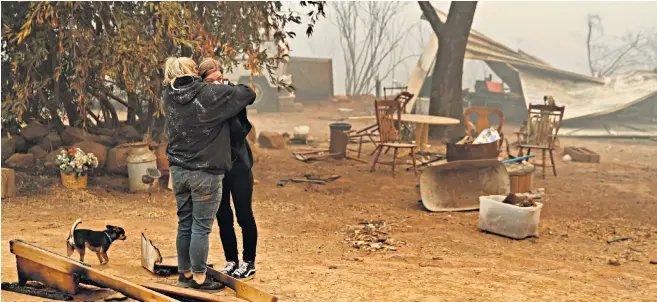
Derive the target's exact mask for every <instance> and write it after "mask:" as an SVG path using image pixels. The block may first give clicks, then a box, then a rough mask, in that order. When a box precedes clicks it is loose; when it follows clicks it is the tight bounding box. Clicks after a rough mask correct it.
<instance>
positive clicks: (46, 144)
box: [39, 132, 62, 152]
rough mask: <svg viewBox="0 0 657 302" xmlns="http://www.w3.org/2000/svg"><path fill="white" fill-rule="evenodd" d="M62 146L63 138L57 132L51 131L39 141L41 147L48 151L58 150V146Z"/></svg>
mask: <svg viewBox="0 0 657 302" xmlns="http://www.w3.org/2000/svg"><path fill="white" fill-rule="evenodd" d="M61 146H62V139H61V138H60V137H59V135H57V133H54V132H53V133H50V134H48V136H46V137H44V138H42V139H41V141H39V147H41V148H42V149H43V150H45V151H46V152H50V151H52V150H57V148H59V147H61Z"/></svg>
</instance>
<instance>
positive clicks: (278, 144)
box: [258, 131, 285, 149]
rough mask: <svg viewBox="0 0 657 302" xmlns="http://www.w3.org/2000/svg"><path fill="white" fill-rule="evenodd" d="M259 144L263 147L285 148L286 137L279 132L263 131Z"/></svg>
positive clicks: (259, 137)
mask: <svg viewBox="0 0 657 302" xmlns="http://www.w3.org/2000/svg"><path fill="white" fill-rule="evenodd" d="M258 144H259V145H260V147H262V148H269V149H285V138H283V136H282V135H281V134H280V133H278V132H272V131H261V132H260V136H258Z"/></svg>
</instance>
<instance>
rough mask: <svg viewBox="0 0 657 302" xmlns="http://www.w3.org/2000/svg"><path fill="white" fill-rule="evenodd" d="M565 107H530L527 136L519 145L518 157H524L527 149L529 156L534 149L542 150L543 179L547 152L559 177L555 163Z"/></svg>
mask: <svg viewBox="0 0 657 302" xmlns="http://www.w3.org/2000/svg"><path fill="white" fill-rule="evenodd" d="M565 109H566V107H565V106H561V107H559V106H555V105H533V104H530V105H529V109H528V113H527V132H526V133H527V134H528V135H525V136H524V137H523V138H524V141H522V142H520V144H519V145H518V151H519V152H518V156H523V152H522V151H523V150H524V149H527V155H529V154H530V153H531V151H532V149H538V150H541V151H542V153H543V159H542V164H541V165H540V166H542V167H543V178H545V168H546V166H547V163H546V158H545V155H546V152H548V153H550V162H551V163H552V172H553V173H554V176H557V167H556V165H555V161H554V154H553V153H554V150H555V141H556V140H557V134H558V133H559V128H561V124H562V122H563V113H564V111H565Z"/></svg>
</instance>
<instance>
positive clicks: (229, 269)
mask: <svg viewBox="0 0 657 302" xmlns="http://www.w3.org/2000/svg"><path fill="white" fill-rule="evenodd" d="M238 267H239V265H238V264H237V262H235V261H228V262H226V264H224V268H223V269H221V272H222V273H224V274H226V275H228V276H231V275H232V274H233V272H234V271H235V270H237V268H238Z"/></svg>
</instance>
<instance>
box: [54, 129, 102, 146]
mask: <svg viewBox="0 0 657 302" xmlns="http://www.w3.org/2000/svg"><path fill="white" fill-rule="evenodd" d="M82 141H91V142H97V141H98V136H97V135H94V134H91V133H87V132H86V131H84V130H82V129H80V128H75V127H68V128H66V130H64V132H63V133H62V142H63V143H64V144H65V145H68V146H71V145H74V144H75V143H78V142H82Z"/></svg>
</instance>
